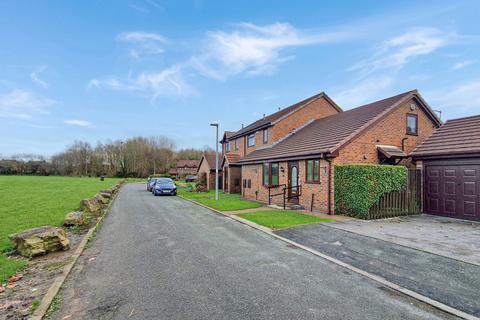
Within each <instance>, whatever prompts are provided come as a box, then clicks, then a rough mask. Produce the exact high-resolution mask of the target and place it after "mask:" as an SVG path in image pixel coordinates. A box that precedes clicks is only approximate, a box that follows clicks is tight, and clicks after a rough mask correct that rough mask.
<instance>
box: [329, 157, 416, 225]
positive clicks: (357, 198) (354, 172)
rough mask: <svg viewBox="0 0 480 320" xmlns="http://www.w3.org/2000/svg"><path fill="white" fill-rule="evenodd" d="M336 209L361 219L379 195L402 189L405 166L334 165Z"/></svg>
mask: <svg viewBox="0 0 480 320" xmlns="http://www.w3.org/2000/svg"><path fill="white" fill-rule="evenodd" d="M334 177H335V185H334V187H335V212H338V213H339V214H343V215H348V216H351V217H356V218H360V219H365V218H366V217H367V214H368V211H369V209H370V208H371V207H372V205H374V204H375V203H376V202H377V201H378V200H379V199H380V198H381V196H382V195H384V194H385V193H387V192H392V191H402V190H404V189H405V187H406V185H407V168H406V167H404V166H389V165H337V166H335V168H334Z"/></svg>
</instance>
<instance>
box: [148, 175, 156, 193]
mask: <svg viewBox="0 0 480 320" xmlns="http://www.w3.org/2000/svg"><path fill="white" fill-rule="evenodd" d="M157 179H158V178H152V177H150V178H148V180H147V191H150V192H152V191H153V186H154V185H155V182H157Z"/></svg>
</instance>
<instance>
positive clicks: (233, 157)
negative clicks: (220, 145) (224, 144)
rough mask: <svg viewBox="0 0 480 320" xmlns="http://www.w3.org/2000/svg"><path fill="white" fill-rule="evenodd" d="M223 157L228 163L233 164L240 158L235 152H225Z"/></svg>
mask: <svg viewBox="0 0 480 320" xmlns="http://www.w3.org/2000/svg"><path fill="white" fill-rule="evenodd" d="M223 159H224V160H225V159H226V160H227V161H228V164H229V165H235V164H236V163H237V162H238V161H239V160H240V155H239V154H236V153H226V154H225V156H224V158H223ZM222 165H223V161H222Z"/></svg>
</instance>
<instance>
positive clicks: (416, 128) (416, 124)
mask: <svg viewBox="0 0 480 320" xmlns="http://www.w3.org/2000/svg"><path fill="white" fill-rule="evenodd" d="M409 118H414V119H415V132H411V131H409V130H408V120H409ZM405 131H406V133H407V134H408V135H411V136H418V115H416V114H414V113H407V116H406V119H405Z"/></svg>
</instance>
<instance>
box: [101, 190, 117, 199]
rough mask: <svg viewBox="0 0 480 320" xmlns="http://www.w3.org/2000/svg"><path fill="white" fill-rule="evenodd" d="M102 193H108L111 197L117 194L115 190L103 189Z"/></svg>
mask: <svg viewBox="0 0 480 320" xmlns="http://www.w3.org/2000/svg"><path fill="white" fill-rule="evenodd" d="M100 193H107V194H109V195H110V197H111V196H113V194H114V193H115V189H113V188H112V189H103V190H100Z"/></svg>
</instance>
